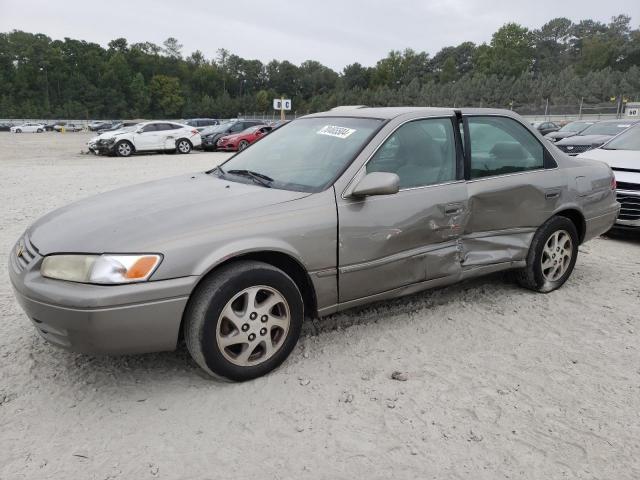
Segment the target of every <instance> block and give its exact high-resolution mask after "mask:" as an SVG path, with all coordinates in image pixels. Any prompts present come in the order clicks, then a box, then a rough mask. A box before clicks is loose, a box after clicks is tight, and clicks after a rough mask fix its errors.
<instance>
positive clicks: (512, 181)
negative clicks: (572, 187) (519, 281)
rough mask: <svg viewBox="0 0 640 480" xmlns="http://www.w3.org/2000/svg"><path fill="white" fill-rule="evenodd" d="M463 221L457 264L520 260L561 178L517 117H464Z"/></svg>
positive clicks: (557, 194)
mask: <svg viewBox="0 0 640 480" xmlns="http://www.w3.org/2000/svg"><path fill="white" fill-rule="evenodd" d="M464 125H465V147H466V152H467V155H466V158H465V166H466V178H467V180H468V181H467V191H468V195H469V215H470V216H469V221H468V223H467V226H466V230H465V233H464V238H463V241H462V246H463V259H462V266H463V268H473V267H477V266H484V265H491V264H497V263H503V262H511V261H518V260H523V259H525V257H526V254H527V251H528V247H529V242H530V240H531V238H532V236H533V233H534V232H535V230H536V229H537V228H538V227H539V226H540V225H541V224H542V223H543V222H544V221H545V220H546V219H547V218H548V217H549V215H550V214H551V212H552V211H553V210H555V206H556V204H557V202H558V201H559V199H560V197H561V195H562V192H563V190H562V186H563V184H564V182H565V180H564V178H562V176H560V175H557V170H556V168H555V167H556V165H555V161H554V160H553V158H552V157H551V156H550V155H549V154H548V152H547V151H546V149H545V147H544V146H543V145H542V143H541V142H540V141H539V140H538V139H537V137H535V135H533V133H532V132H530V131H529V130H528V129H527V128H526V127H524V126H523V125H522V124H521V123H520V122H518V121H517V120H515V119H513V118H510V117H502V116H482V115H474V116H465V117H464Z"/></svg>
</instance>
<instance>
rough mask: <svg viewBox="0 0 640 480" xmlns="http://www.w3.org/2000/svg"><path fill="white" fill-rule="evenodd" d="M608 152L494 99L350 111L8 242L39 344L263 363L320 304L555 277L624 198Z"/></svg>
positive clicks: (309, 121) (535, 284) (277, 134)
mask: <svg viewBox="0 0 640 480" xmlns="http://www.w3.org/2000/svg"><path fill="white" fill-rule="evenodd" d="M614 188H615V180H614V177H613V173H612V171H611V169H610V168H609V167H608V166H607V165H606V164H604V163H602V162H598V161H592V160H582V159H580V160H577V159H573V158H570V157H568V156H567V155H565V154H564V153H562V152H561V151H560V150H558V149H557V148H555V147H554V146H553V145H551V144H550V143H549V142H546V141H544V140H543V138H542V137H541V136H540V134H539V133H538V132H536V131H535V130H534V129H532V128H531V126H529V125H527V123H526V122H525V121H523V120H522V119H521V118H520V117H518V116H517V115H515V114H513V113H512V112H509V111H502V110H486V109H462V110H454V109H435V108H353V109H340V110H336V111H330V112H325V113H319V114H314V115H309V116H306V117H303V118H300V119H298V120H295V121H293V122H291V123H289V124H288V125H285V126H283V127H282V128H279V129H277V130H275V131H274V132H273V133H272V134H271V135H269V136H266V137H264V138H263V139H261V140H259V141H257V142H255V143H254V144H252V145H251V146H250V147H249V148H247V149H245V150H243V151H242V152H240V153H238V154H236V155H235V156H233V157H232V158H230V159H229V160H228V161H227V162H226V163H224V164H222V165H221V166H220V167H217V168H214V169H213V170H210V171H207V172H198V173H194V174H192V175H184V176H179V177H175V178H168V179H164V180H160V181H155V182H150V183H145V184H142V185H137V186H133V187H127V188H123V189H120V190H116V191H113V192H109V193H105V194H102V195H98V196H95V197H91V198H87V199H86V200H82V201H80V202H77V203H74V204H72V205H69V206H66V207H63V208H61V209H59V210H56V211H53V212H51V213H49V214H47V215H45V216H44V217H42V218H40V219H39V220H37V221H36V222H35V223H34V224H33V225H32V226H31V227H29V228H28V229H27V231H26V232H25V234H24V236H22V238H20V239H19V240H18V242H17V244H16V245H15V247H14V250H13V251H12V252H11V254H10V267H9V270H10V272H9V273H10V278H11V282H12V283H13V286H14V289H15V292H16V297H17V298H18V300H19V302H20V303H21V305H22V306H23V308H24V310H25V312H26V313H27V315H28V317H29V318H30V320H31V322H32V323H33V326H34V327H35V328H36V330H37V332H38V333H40V335H42V336H43V337H44V338H45V339H46V340H48V341H49V342H51V343H53V344H56V345H59V346H61V347H64V348H68V349H71V350H76V351H81V352H89V353H134V352H151V351H162V350H173V349H175V348H176V345H177V343H178V339H179V338H180V337H181V335H183V336H184V338H185V339H186V344H187V347H188V349H189V351H190V352H191V354H192V356H193V358H194V359H195V361H196V362H197V363H198V364H199V365H200V366H201V367H202V368H203V369H204V370H206V371H207V372H209V373H210V374H212V375H215V376H221V377H226V378H228V379H232V380H238V381H241V380H247V379H251V378H255V377H257V376H260V375H263V374H265V373H267V372H269V371H270V370H272V369H274V368H276V367H277V366H278V365H280V364H281V363H282V362H283V361H284V360H285V359H286V358H287V356H288V355H289V353H290V352H291V351H292V349H293V348H294V346H295V344H296V342H297V340H298V336H299V335H300V329H301V326H302V322H303V320H304V319H305V317H316V316H324V315H328V314H331V313H334V312H337V311H341V310H345V309H348V308H350V307H354V306H357V305H362V304H366V303H369V302H373V301H379V300H384V299H390V298H394V297H398V296H401V295H407V294H410V293H414V292H418V291H421V290H425V289H428V288H431V287H436V286H442V285H447V284H451V283H455V282H459V281H461V280H464V279H468V278H471V277H477V276H479V275H483V274H487V273H490V272H496V271H501V270H513V271H514V277H515V278H516V279H517V281H518V282H519V283H520V284H521V285H522V286H524V287H526V288H528V289H531V290H534V291H537V292H542V293H545V292H550V291H552V290H555V289H557V288H559V287H560V286H561V285H562V284H563V283H564V282H565V281H567V279H568V278H569V276H570V275H571V272H572V270H573V268H574V265H575V263H576V260H577V257H578V246H579V245H580V244H581V243H582V242H585V241H587V240H589V239H591V238H593V237H595V236H597V235H599V234H601V233H603V232H605V231H607V230H608V229H609V228H610V227H611V226H612V225H613V223H614V221H615V219H616V216H617V214H618V211H619V208H620V206H619V204H618V203H617V202H616V198H615V191H614Z"/></svg>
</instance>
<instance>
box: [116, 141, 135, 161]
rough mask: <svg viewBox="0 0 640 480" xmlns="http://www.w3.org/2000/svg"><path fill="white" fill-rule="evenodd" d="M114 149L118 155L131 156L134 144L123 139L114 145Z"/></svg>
mask: <svg viewBox="0 0 640 480" xmlns="http://www.w3.org/2000/svg"><path fill="white" fill-rule="evenodd" d="M113 151H114V152H115V154H116V155H117V156H118V157H130V156H131V155H132V154H133V145H131V142H129V141H127V140H121V141H119V142H118V143H116V145H115V147H113Z"/></svg>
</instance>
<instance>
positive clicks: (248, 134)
mask: <svg viewBox="0 0 640 480" xmlns="http://www.w3.org/2000/svg"><path fill="white" fill-rule="evenodd" d="M271 130H273V127H270V126H268V125H257V126H255V127H249V128H247V129H246V130H243V131H242V132H240V133H235V134H233V135H226V136H224V137H222V138H220V140H218V143H216V150H226V151H227V152H235V151H240V150H244V149H245V148H247V147H248V146H249V145H251V144H252V143H253V142H255V141H256V140H259V139H260V138H262V137H264V136H265V135H267V134H268V133H269V132H270V131H271Z"/></svg>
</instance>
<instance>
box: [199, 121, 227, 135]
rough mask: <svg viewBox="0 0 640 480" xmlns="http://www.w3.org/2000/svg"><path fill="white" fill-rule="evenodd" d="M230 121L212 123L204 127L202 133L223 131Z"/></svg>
mask: <svg viewBox="0 0 640 480" xmlns="http://www.w3.org/2000/svg"><path fill="white" fill-rule="evenodd" d="M231 123H232V122H222V123H221V124H220V125H212V126H209V127H207V128H205V129H204V130H202V133H203V134H205V135H206V134H209V133H220V132H224V131H225V130H226V129H227V128H229V125H230V124H231Z"/></svg>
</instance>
